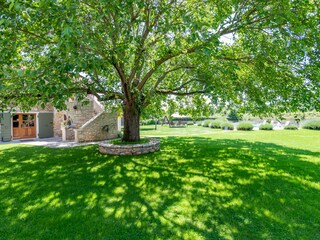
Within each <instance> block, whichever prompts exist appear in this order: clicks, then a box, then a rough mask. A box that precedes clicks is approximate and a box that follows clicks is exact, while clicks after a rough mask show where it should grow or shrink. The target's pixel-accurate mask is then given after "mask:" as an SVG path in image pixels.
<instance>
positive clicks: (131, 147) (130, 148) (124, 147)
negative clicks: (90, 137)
mask: <svg viewBox="0 0 320 240" xmlns="http://www.w3.org/2000/svg"><path fill="white" fill-rule="evenodd" d="M159 150H160V140H157V139H150V141H149V142H147V143H142V144H112V142H111V141H108V142H104V143H100V145H99V151H100V153H102V154H109V155H140V154H145V153H151V152H156V151H159Z"/></svg>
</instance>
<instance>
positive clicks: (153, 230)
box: [0, 137, 320, 239]
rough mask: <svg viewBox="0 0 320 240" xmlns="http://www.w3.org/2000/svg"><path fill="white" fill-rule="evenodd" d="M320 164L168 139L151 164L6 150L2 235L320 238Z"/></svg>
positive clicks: (89, 152)
mask: <svg viewBox="0 0 320 240" xmlns="http://www.w3.org/2000/svg"><path fill="white" fill-rule="evenodd" d="M319 162H320V153H319V152H311V151H308V150H300V149H292V148H288V147H283V146H279V145H275V144H269V143H260V142H255V143H252V142H247V141H242V140H229V139H222V140H213V139H207V138H199V137H191V138H177V137H170V138H163V139H162V140H161V151H160V152H157V153H153V154H147V155H144V156H126V157H117V156H105V155H100V154H99V153H98V151H97V147H96V146H87V147H81V148H72V149H49V148H44V147H29V146H18V147H12V148H7V149H6V150H4V151H2V152H0V204H1V205H0V215H1V216H2V217H1V218H0V236H3V238H4V239H84V238H85V239H300V238H301V239H319V238H320V224H319V223H320V210H319V202H320V174H319V172H320V164H319ZM0 238H1V237H0Z"/></svg>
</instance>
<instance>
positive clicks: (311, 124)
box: [302, 120, 320, 130]
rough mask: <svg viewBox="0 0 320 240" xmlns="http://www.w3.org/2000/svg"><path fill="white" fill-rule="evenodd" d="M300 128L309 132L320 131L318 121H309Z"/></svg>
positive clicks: (319, 122)
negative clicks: (309, 130)
mask: <svg viewBox="0 0 320 240" xmlns="http://www.w3.org/2000/svg"><path fill="white" fill-rule="evenodd" d="M302 128H304V129H311V130H320V120H310V121H308V122H306V123H305V124H304V125H303V126H302Z"/></svg>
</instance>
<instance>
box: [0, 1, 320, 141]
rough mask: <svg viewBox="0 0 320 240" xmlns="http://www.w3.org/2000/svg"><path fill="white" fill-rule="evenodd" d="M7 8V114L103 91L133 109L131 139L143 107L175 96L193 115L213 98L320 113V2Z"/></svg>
mask: <svg viewBox="0 0 320 240" xmlns="http://www.w3.org/2000/svg"><path fill="white" fill-rule="evenodd" d="M0 9H2V10H1V14H0V33H1V34H0V51H1V55H0V62H1V69H0V108H1V109H5V108H7V106H18V105H19V106H21V107H25V108H27V107H28V106H31V105H35V104H44V103H48V102H49V103H52V104H53V105H54V106H56V107H58V108H62V107H63V106H64V103H65V101H66V99H68V98H69V97H70V96H73V95H75V94H76V95H77V97H78V99H80V100H81V99H84V97H85V96H86V94H94V95H95V96H97V97H98V98H99V99H100V100H102V101H109V100H110V101H113V103H120V104H122V108H123V112H124V114H125V116H127V118H126V117H125V133H124V138H125V139H127V140H137V139H138V138H139V133H137V131H139V127H138V125H139V116H140V113H141V111H143V110H144V109H145V108H146V107H147V106H150V108H151V107H153V108H159V107H161V103H163V102H164V101H165V100H166V99H168V96H169V100H172V99H174V100H175V101H178V102H181V101H182V97H185V99H187V100H186V101H184V102H185V104H184V106H188V105H189V106H190V107H191V109H192V108H193V109H195V108H196V109H197V108H199V107H201V106H203V105H204V102H205V101H207V100H208V99H209V101H210V102H211V103H212V104H216V105H217V106H219V105H232V106H235V105H236V106H238V107H239V108H243V109H247V110H248V109H250V110H251V111H255V112H265V111H274V112H281V111H288V110H290V109H292V110H295V111H297V110H305V109H317V110H319V99H320V93H319V92H320V91H319V86H320V80H319V77H320V71H319V69H320V61H319V56H320V55H319V44H320V32H319V31H320V13H319V4H318V3H317V1H314V0H270V1H256V0H217V1H207V0H202V1H198V0H183V1H182V0H114V1H109V0H86V1H82V0H54V1H46V0H37V1H28V0H7V1H1V2H0ZM172 96H175V97H172ZM132 126H133V128H132ZM133 135H134V136H133ZM130 136H131V137H130Z"/></svg>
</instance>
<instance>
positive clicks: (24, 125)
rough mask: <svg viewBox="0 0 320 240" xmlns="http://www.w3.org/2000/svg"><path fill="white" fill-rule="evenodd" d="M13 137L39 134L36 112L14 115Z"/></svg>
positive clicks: (18, 137)
mask: <svg viewBox="0 0 320 240" xmlns="http://www.w3.org/2000/svg"><path fill="white" fill-rule="evenodd" d="M12 132H13V139H23V138H35V137H36V134H37V127H36V114H35V113H22V114H15V115H13V116H12Z"/></svg>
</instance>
